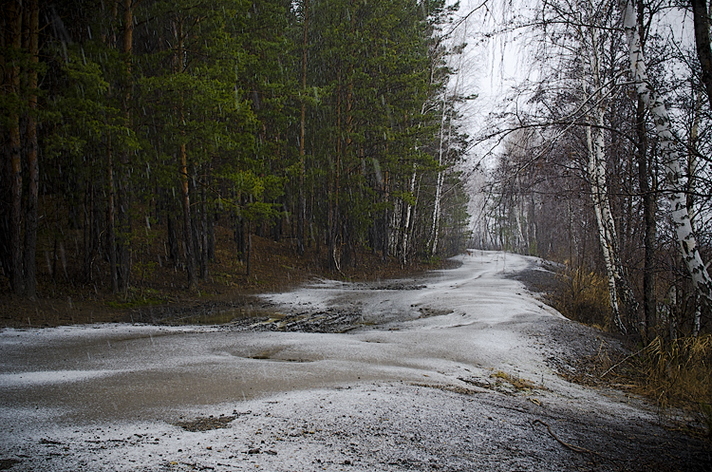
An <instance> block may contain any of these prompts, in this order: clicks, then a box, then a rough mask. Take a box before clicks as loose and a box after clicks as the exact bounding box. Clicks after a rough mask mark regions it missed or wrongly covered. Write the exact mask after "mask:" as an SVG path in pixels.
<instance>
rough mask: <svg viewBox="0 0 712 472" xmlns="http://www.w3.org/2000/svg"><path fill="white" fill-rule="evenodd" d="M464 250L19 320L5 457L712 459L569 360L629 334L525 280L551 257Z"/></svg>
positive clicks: (388, 463) (4, 352) (50, 466)
mask: <svg viewBox="0 0 712 472" xmlns="http://www.w3.org/2000/svg"><path fill="white" fill-rule="evenodd" d="M461 260H462V265H461V266H460V267H459V268H457V269H452V270H448V271H442V272H436V273H432V274H429V275H428V276H427V277H425V278H422V279H417V280H399V281H383V282H380V283H374V284H344V283H338V282H333V281H320V282H316V283H314V284H311V285H309V286H305V287H303V288H301V289H299V290H297V291H294V292H290V293H284V294H273V295H270V296H266V297H265V298H264V303H263V304H262V306H260V307H259V311H260V312H262V313H264V314H265V316H264V317H260V318H250V319H243V320H238V321H236V322H234V323H232V324H230V325H225V326H213V327H199V326H189V327H159V326H148V325H98V326H96V325H94V326H80V327H62V328H52V329H44V330H4V331H2V332H0V420H2V424H3V427H2V428H1V429H0V470H3V469H7V470H13V471H15V470H17V471H20V470H22V471H39V470H47V471H64V470H66V471H70V470H71V471H78V470H86V471H135V470H145V471H169V470H218V471H231V470H235V471H240V470H268V471H316V470H348V471H373V470H382V471H405V470H449V471H465V470H488V471H489V470H491V471H500V470H501V471H516V470H522V471H524V470H527V471H553V470H562V471H563V470H566V471H568V470H571V471H578V470H591V471H594V470H595V471H644V470H645V471H648V470H657V471H663V472H664V471H677V470H679V471H701V470H712V469H711V467H710V464H711V459H710V453H709V451H708V450H707V448H706V443H705V442H703V441H701V440H697V439H694V438H691V437H688V436H685V435H683V434H682V433H679V432H674V431H671V430H670V429H666V426H668V425H667V424H666V423H665V421H667V420H664V419H663V417H662V416H661V415H659V414H658V413H659V412H657V411H656V410H655V409H653V408H651V407H650V406H648V405H646V404H645V403H644V402H643V401H641V400H639V399H636V398H630V397H627V396H626V395H624V394H623V393H621V392H618V391H614V390H605V389H593V388H588V387H582V386H579V385H575V384H571V383H569V382H567V381H565V380H564V379H562V378H561V377H560V376H559V375H557V374H556V372H555V371H554V369H553V366H559V367H561V366H564V368H565V366H566V360H567V359H571V358H574V357H576V356H579V355H586V354H591V353H593V352H595V351H596V349H597V348H598V347H599V346H600V343H601V342H603V341H605V342H607V343H614V341H613V340H610V339H605V338H604V337H603V335H602V334H601V333H598V332H596V331H594V330H591V329H588V328H586V327H582V326H580V325H577V324H575V323H573V322H570V321H568V320H565V319H563V318H562V317H561V316H560V315H559V314H558V313H556V312H555V311H554V310H552V309H551V308H549V307H547V306H545V305H543V304H542V303H541V302H539V301H538V300H537V299H536V298H535V297H534V296H533V295H532V294H530V293H528V292H527V291H526V290H525V289H524V287H523V285H522V284H521V283H520V282H517V281H516V280H513V279H512V278H511V276H512V275H515V274H517V273H519V272H521V271H523V270H532V269H533V270H543V269H541V268H540V267H539V265H538V264H539V262H538V261H537V260H536V259H533V258H525V257H520V256H513V255H509V254H503V253H489V252H472V253H470V254H469V255H466V256H462V257H461Z"/></svg>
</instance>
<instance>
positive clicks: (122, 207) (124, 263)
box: [116, 0, 138, 293]
mask: <svg viewBox="0 0 712 472" xmlns="http://www.w3.org/2000/svg"><path fill="white" fill-rule="evenodd" d="M123 2H124V3H123V6H124V16H123V40H122V45H121V52H122V53H123V55H124V78H123V81H122V88H123V97H122V98H121V101H122V108H123V113H124V125H125V126H126V129H127V130H130V129H132V123H131V96H132V94H131V88H132V84H131V74H132V69H133V67H132V54H133V32H134V16H133V15H134V8H135V6H136V3H138V2H136V3H134V0H123ZM130 153H131V151H130V150H128V149H123V150H122V151H121V152H120V153H119V157H120V161H121V166H120V168H119V179H118V183H119V185H118V195H117V196H118V214H117V216H118V223H119V228H118V234H117V238H116V240H117V243H118V248H117V256H118V260H117V273H118V282H119V290H120V291H121V292H122V293H125V292H126V291H127V290H128V288H129V284H130V278H131V212H130V206H131V189H130V171H131V169H130V164H131V158H130Z"/></svg>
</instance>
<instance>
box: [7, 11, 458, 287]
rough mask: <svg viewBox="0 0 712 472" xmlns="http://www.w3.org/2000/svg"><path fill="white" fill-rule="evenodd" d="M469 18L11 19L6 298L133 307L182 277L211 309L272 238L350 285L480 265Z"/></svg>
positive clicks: (77, 15) (261, 14) (184, 15)
mask: <svg viewBox="0 0 712 472" xmlns="http://www.w3.org/2000/svg"><path fill="white" fill-rule="evenodd" d="M455 11H456V7H449V6H446V4H445V2H444V1H442V0H425V1H421V0H387V1H379V2H364V1H355V0H300V1H292V0H260V1H252V0H211V1H209V2H207V1H203V0H176V1H170V2H167V1H164V0H62V1H51V0H25V1H21V0H11V1H7V2H3V11H2V15H0V16H1V17H2V20H1V21H2V35H1V37H2V39H1V41H2V44H1V45H0V46H1V51H2V54H1V57H0V61H1V62H0V66H1V68H2V71H3V76H2V80H3V83H2V95H1V96H0V109H1V110H2V113H1V116H2V139H3V154H2V166H0V169H1V178H2V183H1V184H0V189H1V193H2V197H1V198H0V261H2V274H1V275H0V282H1V284H2V285H1V287H0V291H2V292H4V293H6V294H12V296H14V297H16V299H29V300H35V299H38V298H42V297H46V296H48V295H49V293H48V291H49V290H48V289H47V287H56V286H57V284H58V283H61V284H64V285H65V286H67V285H69V286H71V287H73V289H72V290H74V292H75V293H76V292H77V291H78V292H79V295H75V296H78V297H82V296H93V295H92V294H101V293H104V294H114V296H116V297H123V299H129V298H130V297H131V296H132V293H133V291H134V290H135V289H136V287H144V286H148V287H149V288H150V286H151V281H152V279H157V277H155V274H156V273H158V271H163V272H164V273H169V274H173V275H171V276H170V278H169V280H168V281H166V283H170V285H171V286H176V287H182V288H183V289H184V290H185V291H187V292H195V291H197V290H199V288H200V286H201V284H203V283H204V282H205V281H207V280H209V279H210V277H211V270H210V268H211V266H212V264H213V263H214V262H215V260H216V253H217V252H220V254H221V256H220V257H221V258H222V259H226V258H228V259H234V260H235V261H237V265H235V267H237V269H238V270H239V271H240V272H242V273H244V274H246V275H247V276H248V277H249V276H250V272H251V261H252V260H253V259H254V256H255V254H254V253H255V245H254V244H253V239H254V238H257V237H259V238H265V239H269V240H273V241H281V242H283V243H285V244H287V245H288V247H290V248H291V250H292V251H293V253H294V254H295V255H299V256H305V255H306V256H307V257H311V258H313V259H314V260H316V261H317V262H318V264H317V265H318V267H320V268H321V270H323V271H331V272H332V273H334V274H339V273H343V271H345V270H346V269H347V268H349V267H353V266H356V265H358V264H359V257H361V256H359V255H360V254H369V255H371V256H374V257H378V258H380V259H381V260H382V261H384V262H388V261H391V263H393V262H395V263H397V264H400V265H401V266H404V267H405V266H408V265H409V264H411V263H412V262H414V261H427V260H432V259H433V258H441V257H443V256H448V255H452V254H455V253H458V252H461V251H462V250H463V249H464V247H465V245H466V242H467V238H468V236H467V231H468V227H467V224H468V215H467V209H466V205H467V196H466V194H465V191H464V190H463V186H462V183H461V176H460V172H459V171H458V169H457V165H458V162H460V161H461V160H462V159H463V156H464V150H465V147H466V143H467V137H466V136H465V135H464V134H463V133H462V132H461V131H460V130H459V128H458V124H457V111H456V105H457V103H458V102H459V101H461V100H463V98H462V97H457V96H455V95H453V94H452V93H451V92H449V91H448V81H449V79H450V77H451V75H452V73H453V71H452V70H450V68H449V67H448V66H447V58H448V57H449V56H450V55H452V54H457V52H458V51H457V48H456V47H453V46H452V45H451V44H450V43H449V42H448V41H447V34H448V31H447V29H448V28H446V26H447V25H448V24H450V23H451V22H452V15H453V13H454V12H455ZM216 234H222V235H224V234H229V235H230V236H229V237H228V238H227V241H228V242H229V247H228V246H226V244H227V243H225V242H224V240H225V238H222V239H221V238H219V237H217V236H216ZM216 241H222V243H216ZM220 244H222V245H223V247H220ZM226 252H227V254H228V255H225V254H226ZM162 280H165V277H163V278H162ZM154 285H155V284H154ZM52 290H53V293H54V288H53V289H52ZM82 294H84V295H82ZM87 294H88V295H87Z"/></svg>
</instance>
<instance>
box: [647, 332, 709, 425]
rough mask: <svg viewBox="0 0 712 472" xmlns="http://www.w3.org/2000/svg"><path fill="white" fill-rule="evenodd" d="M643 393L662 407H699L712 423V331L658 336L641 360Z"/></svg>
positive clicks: (698, 409)
mask: <svg viewBox="0 0 712 472" xmlns="http://www.w3.org/2000/svg"><path fill="white" fill-rule="evenodd" d="M637 363H638V365H637V367H638V369H637V370H638V372H639V375H640V378H639V379H638V382H637V383H638V385H639V388H640V389H641V391H642V393H644V394H646V396H649V397H652V398H654V399H656V401H657V403H658V404H659V405H660V406H662V407H683V408H686V409H691V410H693V411H698V412H699V413H700V414H702V415H703V416H705V417H706V419H704V422H705V423H706V426H708V427H709V426H712V424H711V423H712V416H710V413H711V412H710V409H711V407H710V405H712V335H709V334H708V335H704V336H698V337H686V338H680V339H676V340H674V341H664V340H663V339H662V338H660V337H658V338H655V339H654V340H653V341H652V342H651V343H650V344H648V346H646V347H645V349H643V351H642V353H641V356H640V357H639V359H638V360H637Z"/></svg>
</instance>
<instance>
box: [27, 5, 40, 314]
mask: <svg viewBox="0 0 712 472" xmlns="http://www.w3.org/2000/svg"><path fill="white" fill-rule="evenodd" d="M25 18H26V21H25V23H26V31H27V45H26V47H25V49H26V50H27V52H28V54H29V56H30V66H29V69H28V71H27V89H28V99H27V108H28V113H27V129H26V132H25V133H26V134H25V140H26V152H27V155H26V163H27V177H28V186H27V202H26V208H25V248H24V249H25V254H24V270H25V280H24V283H25V296H27V297H28V298H30V299H31V300H34V299H36V298H37V261H36V254H37V225H38V210H37V207H38V198H39V162H38V159H37V158H38V145H37V118H36V116H35V113H36V112H37V66H38V64H39V2H38V0H29V1H28V2H27V4H26V11H25Z"/></svg>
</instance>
